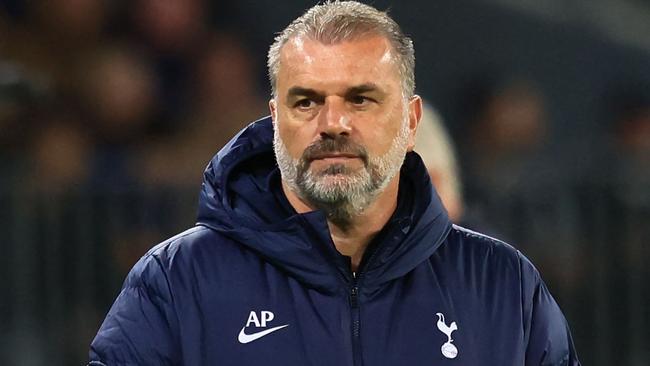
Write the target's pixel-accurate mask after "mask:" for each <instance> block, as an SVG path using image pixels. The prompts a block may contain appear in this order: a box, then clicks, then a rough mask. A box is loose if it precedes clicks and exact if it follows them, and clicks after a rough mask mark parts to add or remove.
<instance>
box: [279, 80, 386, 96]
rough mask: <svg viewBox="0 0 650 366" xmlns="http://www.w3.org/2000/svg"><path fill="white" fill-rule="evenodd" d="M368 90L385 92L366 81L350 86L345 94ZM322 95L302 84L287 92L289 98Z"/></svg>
mask: <svg viewBox="0 0 650 366" xmlns="http://www.w3.org/2000/svg"><path fill="white" fill-rule="evenodd" d="M367 92H379V93H381V94H385V92H384V90H383V89H382V88H380V87H379V86H378V85H377V84H375V83H364V84H360V85H355V86H353V87H350V88H348V89H347V90H346V91H345V95H346V96H350V95H358V94H363V93H367ZM322 95H323V93H322V92H319V91H317V90H315V89H310V88H304V87H301V86H294V87H291V88H289V91H288V92H287V99H290V98H293V97H297V96H304V97H309V98H322Z"/></svg>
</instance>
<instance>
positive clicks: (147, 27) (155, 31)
mask: <svg viewBox="0 0 650 366" xmlns="http://www.w3.org/2000/svg"><path fill="white" fill-rule="evenodd" d="M371 3H372V4H373V5H375V6H377V7H378V8H380V9H387V8H389V9H390V12H391V14H392V15H393V17H394V18H395V19H396V20H397V21H398V23H400V24H401V25H402V27H403V28H404V30H405V31H406V33H407V34H409V35H411V36H412V38H413V40H414V42H415V48H416V57H417V71H416V72H417V77H416V79H417V82H418V86H417V90H418V93H419V94H421V95H422V96H423V97H424V98H425V99H426V100H427V101H428V102H429V103H430V105H431V107H429V109H428V112H427V119H426V120H425V121H424V122H423V126H424V123H426V124H429V123H431V125H430V126H431V129H429V132H425V131H427V127H422V131H421V136H420V137H419V141H418V147H417V149H418V150H419V151H420V150H421V151H422V154H423V156H425V160H427V164H430V171H431V174H432V177H433V180H434V182H435V183H436V185H437V186H438V188H439V191H440V192H441V195H443V199H444V200H445V204H446V205H448V208H449V209H450V212H452V214H453V216H454V217H455V219H456V221H457V222H459V223H461V224H463V225H465V226H468V227H470V228H472V229H475V230H479V231H483V232H487V233H489V234H492V235H494V236H497V237H499V238H503V239H505V240H507V241H508V242H510V243H512V244H514V245H515V246H517V247H518V248H519V249H521V250H522V251H523V252H524V253H525V254H526V255H527V256H529V257H530V258H531V259H532V260H533V262H534V263H535V264H536V265H537V266H538V267H539V269H540V271H541V272H542V275H543V277H544V279H545V280H546V282H547V284H548V285H549V287H550V289H551V291H552V293H553V294H554V295H555V297H556V299H557V300H558V302H559V303H560V305H561V307H562V308H563V310H564V312H565V314H566V316H567V318H568V320H569V322H570V324H571V327H572V330H573V334H574V337H575V342H576V346H577V348H578V353H579V355H580V356H581V359H582V361H583V364H585V365H597V366H598V365H630V366H637V365H639V366H640V365H649V364H650V266H649V265H648V264H647V263H648V260H649V259H650V3H649V2H648V1H646V0H589V1H576V0H571V1H569V0H492V1H488V0H473V1H472V0H464V1H458V0H435V1H426V0H420V1H416V0H401V1H380V0H377V1H372V2H371ZM313 4H314V2H313V1H299V0H292V1H284V2H278V1H271V0H256V1H252V0H240V1H208V0H130V1H127V0H48V1H45V0H34V1H19V0H0V253H1V254H0V279H1V280H0V364H1V365H18V366H23V365H25V366H31V365H45V364H47V365H81V364H84V362H85V361H86V357H87V349H88V345H89V343H90V341H91V339H92V337H93V336H94V334H95V332H96V331H97V328H98V327H99V325H100V323H101V321H102V319H103V317H104V316H105V314H106V312H107V311H108V308H109V307H110V305H111V302H112V300H113V299H114V298H115V296H116V295H117V294H118V292H119V289H120V287H121V284H122V281H123V279H124V276H125V275H126V273H127V272H128V270H129V269H130V267H131V266H132V265H133V264H134V263H135V261H136V260H137V259H138V258H139V257H140V256H141V255H142V254H144V253H145V252H146V251H147V249H149V248H150V247H151V246H153V245H154V244H156V243H158V242H160V241H162V240H164V239H165V238H167V237H169V236H171V235H173V234H175V233H177V232H179V231H181V230H183V229H185V228H187V227H189V226H191V225H193V223H194V219H195V210H196V202H197V197H198V191H199V189H200V184H201V177H202V172H203V168H204V167H205V165H206V164H207V162H208V161H209V160H210V158H211V157H212V155H213V154H214V153H215V152H216V151H217V150H219V148H220V147H221V146H222V145H223V144H224V143H225V142H226V141H227V140H228V139H229V138H230V137H231V136H232V135H233V134H234V133H235V132H236V131H238V130H239V129H240V128H241V127H242V126H244V125H245V124H246V123H248V122H250V121H252V120H254V119H256V118H258V117H261V116H264V115H266V114H267V100H268V98H269V87H268V82H267V80H266V69H265V59H266V51H267V48H268V46H269V45H270V44H271V42H272V40H273V37H274V34H275V33H276V32H279V31H281V30H282V29H283V28H284V27H285V26H286V25H287V24H288V23H289V22H290V21H291V20H292V19H294V18H295V17H297V16H299V15H300V14H301V13H302V12H303V11H304V10H305V9H306V8H308V7H309V6H311V5H313ZM445 131H446V132H445ZM427 133H429V134H430V135H427ZM429 150H430V151H429ZM427 154H428V155H427Z"/></svg>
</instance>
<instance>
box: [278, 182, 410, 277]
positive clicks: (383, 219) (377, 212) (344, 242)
mask: <svg viewBox="0 0 650 366" xmlns="http://www.w3.org/2000/svg"><path fill="white" fill-rule="evenodd" d="M282 189H283V191H284V194H285V195H286V196H287V199H288V200H289V203H290V204H291V205H292V206H293V208H294V209H295V210H296V212H298V213H305V212H309V211H314V210H316V207H315V205H313V204H311V203H309V202H306V201H305V200H303V199H302V198H301V197H300V196H299V195H298V194H296V193H295V192H294V191H293V190H291V189H290V188H289V186H287V185H286V184H285V182H284V181H283V182H282ZM398 190H399V174H397V175H396V176H395V177H394V178H393V179H392V180H391V181H390V183H389V184H388V186H386V188H385V189H384V190H383V191H382V192H381V193H379V195H377V197H376V198H375V200H374V201H373V202H372V203H370V205H369V206H368V207H367V208H366V209H365V210H363V211H362V212H361V213H360V214H359V215H357V216H354V217H352V218H351V219H350V221H349V222H348V223H346V225H345V226H341V225H340V224H336V223H335V222H332V221H331V220H328V221H327V224H328V226H329V229H330V235H331V236H332V241H333V242H334V245H335V246H336V249H337V250H338V251H339V252H340V253H341V254H342V255H345V256H347V257H350V259H351V262H352V268H351V269H352V271H356V270H357V269H358V268H359V264H360V263H361V259H362V258H363V254H364V253H365V251H366V248H367V247H368V244H370V241H371V240H372V239H373V238H374V237H375V235H377V233H379V231H381V229H382V228H383V227H384V226H385V225H386V223H387V222H388V220H389V219H390V217H391V215H392V214H393V212H394V211H395V208H396V207H397V193H398Z"/></svg>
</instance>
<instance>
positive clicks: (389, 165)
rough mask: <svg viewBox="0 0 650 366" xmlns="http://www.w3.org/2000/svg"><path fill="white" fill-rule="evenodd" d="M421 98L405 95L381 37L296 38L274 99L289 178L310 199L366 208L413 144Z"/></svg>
mask: <svg viewBox="0 0 650 366" xmlns="http://www.w3.org/2000/svg"><path fill="white" fill-rule="evenodd" d="M420 103H421V102H420V100H419V98H417V97H415V98H411V100H407V99H406V98H405V97H404V96H403V93H402V82H401V77H400V75H399V73H398V67H397V64H396V60H395V55H394V54H393V50H392V47H391V46H390V43H389V42H388V40H387V39H386V38H384V37H381V36H368V37H361V38H360V39H358V40H353V41H345V42H341V43H337V44H332V45H325V44H322V43H320V42H318V41H313V40H311V39H309V38H307V37H295V38H293V39H291V40H290V41H289V42H288V43H287V44H285V45H284V47H283V48H282V52H281V55H280V68H279V72H278V75H277V95H276V97H275V98H274V99H273V100H271V102H270V108H271V114H272V117H273V120H274V123H275V152H276V156H277V158H278V165H279V166H280V170H281V172H282V176H283V179H284V181H285V183H287V184H288V185H289V187H290V188H291V189H292V190H293V191H294V192H296V193H297V194H298V195H300V196H302V197H303V198H305V199H307V201H310V202H311V203H315V204H317V203H330V204H335V203H340V202H348V203H350V202H352V203H353V204H354V203H355V202H357V203H358V204H360V205H361V206H364V207H365V206H366V205H367V203H369V202H368V201H371V200H372V199H373V198H374V197H375V196H376V194H378V193H380V192H381V191H382V190H383V189H384V188H385V187H386V185H387V184H388V183H389V182H390V181H391V179H394V178H396V176H397V172H398V171H399V168H400V166H401V164H402V161H403V159H404V154H405V153H406V151H407V150H410V149H412V148H413V145H414V134H415V128H416V126H417V122H418V120H419V114H420ZM364 207H359V209H361V210H362V209H363V208H364Z"/></svg>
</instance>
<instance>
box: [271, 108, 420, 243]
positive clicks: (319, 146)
mask: <svg viewBox="0 0 650 366" xmlns="http://www.w3.org/2000/svg"><path fill="white" fill-rule="evenodd" d="M276 123H277V122H276ZM408 135H409V128H408V115H406V116H405V118H404V120H403V122H402V126H401V128H400V131H399V134H398V135H397V136H396V137H395V139H393V142H392V145H391V147H390V149H389V150H388V152H386V153H385V154H384V155H381V156H377V157H368V156H367V154H366V151H365V149H364V148H363V147H361V146H358V145H355V144H354V143H352V142H350V141H348V140H347V137H337V139H344V140H343V141H339V140H335V141H322V140H321V141H318V142H316V143H314V144H313V145H311V146H310V147H308V148H307V149H306V150H305V152H304V153H303V155H302V156H301V157H300V158H298V159H293V158H291V156H290V155H289V152H288V150H287V148H286V145H285V144H284V141H282V139H281V138H280V135H279V133H278V129H277V128H274V139H273V146H274V151H275V156H276V159H277V163H278V167H279V168H280V173H281V175H282V179H283V180H284V182H285V183H286V184H287V185H288V186H289V189H291V190H292V191H293V192H295V193H296V194H297V195H298V196H299V197H300V198H301V199H302V200H304V201H305V202H307V203H309V204H310V205H311V206H313V207H315V208H317V209H319V210H322V211H324V212H325V215H326V216H327V219H328V220H329V221H331V222H332V223H333V224H335V225H336V226H338V227H339V228H341V229H342V230H344V231H345V230H346V229H348V228H349V227H350V226H351V225H352V222H353V219H354V218H355V217H357V216H359V215H360V214H361V213H362V212H363V211H364V210H365V209H366V208H368V207H369V206H370V205H371V204H372V203H373V202H374V201H375V199H376V198H377V196H378V195H379V194H380V193H381V192H383V190H384V189H385V188H386V186H387V185H388V183H389V182H390V181H391V180H392V179H393V178H394V177H395V176H396V175H397V173H398V172H399V169H400V168H401V166H402V163H403V162H404V157H405V155H406V149H407V143H408ZM311 151H321V152H322V151H339V152H341V151H346V152H350V151H354V152H355V153H356V154H359V155H360V156H361V157H362V159H363V160H364V165H365V166H364V167H363V168H361V169H359V170H352V169H349V168H348V167H346V166H345V165H342V164H334V165H331V166H329V167H327V168H326V169H325V170H322V171H319V172H314V171H312V170H310V169H309V165H310V162H311V160H310V158H309V157H310V152H311Z"/></svg>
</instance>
